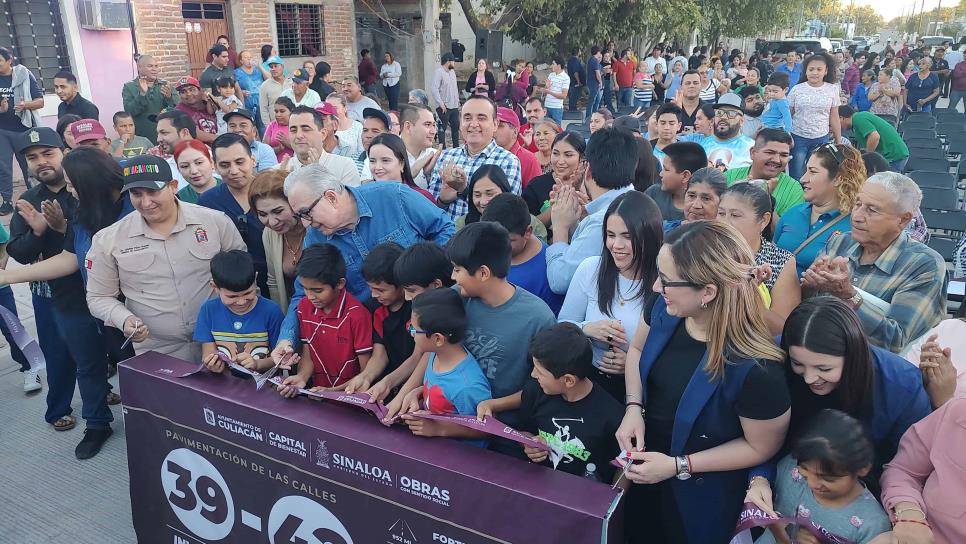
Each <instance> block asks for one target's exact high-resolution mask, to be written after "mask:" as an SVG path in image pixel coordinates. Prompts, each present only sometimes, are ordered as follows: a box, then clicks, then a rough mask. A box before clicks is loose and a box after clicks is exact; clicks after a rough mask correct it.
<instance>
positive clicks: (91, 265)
mask: <svg viewBox="0 0 966 544" xmlns="http://www.w3.org/2000/svg"><path fill="white" fill-rule="evenodd" d="M84 268H86V269H88V270H90V269H91V268H94V261H92V260H90V259H84Z"/></svg>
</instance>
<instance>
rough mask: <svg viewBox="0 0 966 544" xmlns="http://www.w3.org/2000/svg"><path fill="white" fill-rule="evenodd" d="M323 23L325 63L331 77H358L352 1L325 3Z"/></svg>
mask: <svg viewBox="0 0 966 544" xmlns="http://www.w3.org/2000/svg"><path fill="white" fill-rule="evenodd" d="M323 10H324V11H323V20H324V21H325V53H326V55H325V61H326V62H328V63H329V64H331V65H332V74H333V77H334V78H336V79H339V78H341V77H343V76H348V75H353V76H354V75H358V73H359V70H358V65H359V57H358V55H357V53H356V46H355V32H356V23H355V6H354V5H353V0H333V1H327V2H325V3H324V5H323Z"/></svg>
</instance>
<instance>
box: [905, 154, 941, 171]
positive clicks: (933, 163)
mask: <svg viewBox="0 0 966 544" xmlns="http://www.w3.org/2000/svg"><path fill="white" fill-rule="evenodd" d="M916 170H923V171H926V172H949V161H947V160H946V159H945V158H942V159H923V158H919V157H916V156H913V155H910V156H909V162H907V163H906V168H905V171H906V172H915V171H916Z"/></svg>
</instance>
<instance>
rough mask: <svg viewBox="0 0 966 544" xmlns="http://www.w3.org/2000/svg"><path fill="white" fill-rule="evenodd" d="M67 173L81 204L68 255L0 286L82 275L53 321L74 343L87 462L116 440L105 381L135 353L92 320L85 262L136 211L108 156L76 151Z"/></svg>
mask: <svg viewBox="0 0 966 544" xmlns="http://www.w3.org/2000/svg"><path fill="white" fill-rule="evenodd" d="M63 168H64V177H65V179H66V180H67V186H68V188H69V189H70V190H71V191H72V192H74V194H75V195H76V196H77V199H78V201H79V203H78V207H77V212H76V215H75V218H74V220H73V221H71V222H69V223H67V225H66V230H65V232H64V249H63V250H62V251H61V252H60V253H58V254H57V255H54V256H53V257H50V258H48V259H46V260H43V261H40V262H37V263H34V264H30V265H26V266H22V267H18V268H16V269H13V270H3V271H0V284H5V285H9V284H13V283H22V282H28V281H49V280H54V279H57V278H64V277H67V276H72V275H77V274H79V281H78V284H77V286H78V287H77V289H78V290H77V292H72V293H70V295H69V296H68V297H67V298H71V300H72V302H71V303H70V304H66V305H62V306H55V307H54V317H55V319H54V321H55V322H56V323H57V327H58V330H59V334H60V335H61V337H63V338H70V339H71V341H70V342H66V346H67V349H68V351H69V353H70V358H71V359H73V361H74V363H75V364H76V365H77V372H76V379H77V385H78V388H79V389H80V393H81V399H82V400H83V404H84V405H83V409H82V415H83V417H84V419H85V420H87V430H86V431H85V436H84V439H83V440H82V441H81V443H80V444H79V445H78V446H77V449H76V450H75V453H76V455H77V457H78V458H79V459H87V458H90V457H93V456H94V455H96V454H97V452H98V451H100V448H101V445H102V444H103V443H104V441H105V440H107V438H108V437H110V435H111V434H112V431H111V427H110V423H111V421H113V420H114V416H113V415H112V414H111V411H110V409H109V408H108V404H117V403H119V402H120V401H121V399H120V397H118V396H117V395H116V394H114V393H112V392H111V385H110V384H109V383H108V381H107V376H108V365H109V362H110V360H111V359H113V360H114V361H120V360H123V359H126V358H128V357H131V356H133V349H131V350H128V351H127V352H122V351H121V349H120V346H121V344H122V342H123V340H122V337H121V335H120V331H118V330H117V329H112V328H108V327H105V326H104V323H103V322H101V321H99V320H97V319H95V318H94V317H92V316H91V314H90V311H89V310H88V308H87V301H86V298H85V293H84V290H83V284H84V283H86V282H87V268H86V267H85V266H84V259H86V257H87V252H88V250H89V249H90V247H91V239H92V238H93V236H94V234H95V233H96V232H97V231H99V230H101V229H103V228H104V227H107V226H109V225H111V224H113V223H114V222H116V221H117V220H118V219H120V218H122V217H124V216H125V215H127V214H128V213H130V212H131V211H133V209H134V208H133V207H132V206H131V202H130V199H128V198H126V197H125V196H122V195H121V188H122V186H123V185H124V176H123V174H122V170H121V166H120V165H119V164H118V162H117V160H115V159H114V158H113V157H111V156H110V155H108V154H107V153H105V152H104V151H101V150H100V149H97V148H94V147H90V146H81V147H78V148H77V149H75V150H73V151H72V152H71V153H70V154H69V155H66V156H65V157H64V162H63ZM71 390H73V386H71ZM69 417H73V416H69ZM71 426H73V425H71Z"/></svg>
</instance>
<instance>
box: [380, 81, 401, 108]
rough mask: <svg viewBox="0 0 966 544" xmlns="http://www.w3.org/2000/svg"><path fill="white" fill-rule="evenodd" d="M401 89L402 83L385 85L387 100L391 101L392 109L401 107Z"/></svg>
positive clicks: (383, 88) (383, 87)
mask: <svg viewBox="0 0 966 544" xmlns="http://www.w3.org/2000/svg"><path fill="white" fill-rule="evenodd" d="M399 89H400V83H396V84H395V85H393V86H391V87H390V86H388V85H383V86H382V90H383V91H385V92H386V100H388V101H389V109H390V110H398V109H399Z"/></svg>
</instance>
